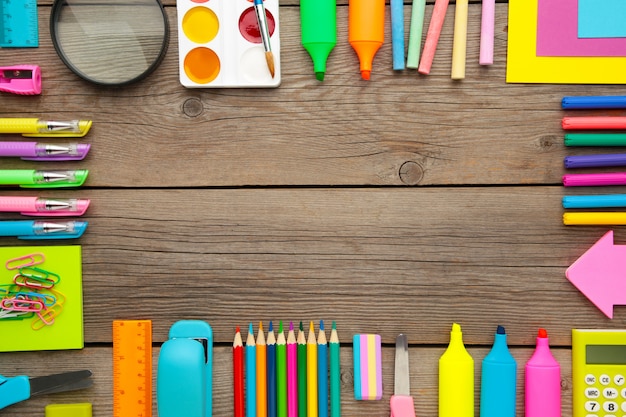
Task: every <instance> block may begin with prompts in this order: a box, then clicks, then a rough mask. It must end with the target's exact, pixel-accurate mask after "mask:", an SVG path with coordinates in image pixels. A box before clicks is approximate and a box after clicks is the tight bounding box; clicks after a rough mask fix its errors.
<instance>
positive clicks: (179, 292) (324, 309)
mask: <svg viewBox="0 0 626 417" xmlns="http://www.w3.org/2000/svg"><path fill="white" fill-rule="evenodd" d="M562 194H563V191H562V189H561V188H559V187H515V188H507V187H495V188H491V187H488V188H458V189H456V188H411V189H384V188H383V189H343V190H342V189H243V190H238V189H233V190H204V189H198V190H195V189H194V190H140V191H137V190H81V191H77V192H76V193H75V194H72V195H73V196H81V197H88V198H91V199H92V200H93V204H92V205H93V206H92V207H91V208H90V210H89V211H88V213H87V217H86V220H88V221H89V222H90V225H89V228H88V230H87V233H86V234H85V236H83V238H81V239H80V240H79V241H78V242H76V243H78V244H81V245H82V246H83V254H84V256H83V257H84V263H83V265H84V299H85V338H86V341H87V342H89V343H95V342H104V343H107V342H109V343H110V342H111V334H110V331H109V323H110V322H111V321H112V320H114V319H120V318H138V319H139V318H150V319H153V320H154V321H155V323H154V326H153V328H154V335H155V340H156V341H158V342H161V341H163V340H165V339H166V337H167V331H168V329H169V327H170V325H171V324H172V323H173V322H175V321H177V320H180V319H184V318H187V319H203V320H208V321H209V322H210V323H212V325H213V326H214V331H215V338H216V341H217V342H222V343H227V342H228V341H229V339H230V338H231V337H232V336H231V334H230V333H231V331H232V329H234V328H235V326H237V325H246V323H248V322H250V321H252V322H256V323H258V321H259V320H264V321H268V320H278V319H281V320H294V321H299V320H304V321H305V322H308V321H309V320H314V321H317V320H319V319H324V320H327V321H331V320H336V321H337V323H338V325H339V326H340V327H342V328H343V329H344V331H345V332H346V333H361V332H365V331H366V330H367V331H369V332H375V333H380V334H382V335H383V337H384V339H385V340H386V341H387V342H389V341H391V340H393V338H394V337H395V335H396V334H397V333H399V332H402V331H403V330H405V331H406V332H407V333H409V334H412V336H411V337H412V339H411V343H419V344H442V343H446V341H447V340H448V333H449V327H450V325H451V323H452V322H455V321H456V322H459V323H461V324H462V325H463V328H464V329H465V333H466V339H467V342H468V343H469V344H473V345H486V344H490V343H491V339H492V333H493V329H494V328H495V327H496V325H497V324H503V325H504V326H505V327H506V328H507V329H509V333H510V337H509V340H510V343H512V344H515V345H528V344H532V343H534V338H535V334H536V331H537V328H538V327H546V328H547V329H548V331H549V332H550V335H551V339H552V341H553V344H554V345H560V346H569V344H570V343H571V339H570V332H571V328H572V327H581V328H582V327H611V328H615V327H620V326H622V324H621V323H622V318H623V317H624V314H626V310H624V309H621V308H617V309H616V316H615V320H613V321H612V322H610V321H609V320H607V319H606V318H605V317H604V315H603V314H602V313H600V312H599V311H598V310H597V309H596V308H595V307H594V306H593V305H592V304H591V303H590V302H589V301H587V300H586V299H585V297H584V296H582V295H581V294H580V293H579V292H578V291H577V290H576V289H575V288H574V287H573V286H572V285H571V284H570V283H569V282H568V281H567V280H566V279H565V276H564V271H565V269H566V268H567V267H568V266H569V265H570V264H571V263H572V262H573V261H574V260H575V259H576V258H577V257H578V256H580V255H582V253H584V251H585V250H586V249H587V248H589V247H590V246H591V245H592V244H593V243H594V242H595V241H596V240H597V239H598V238H600V237H601V236H602V235H603V234H604V233H605V232H606V229H605V228H602V227H597V228H585V227H582V228H581V227H578V228H577V227H571V228H568V227H565V226H562V224H561V215H562V209H561V208H560V199H561V196H562ZM57 195H59V194H57ZM622 239H623V236H621V233H619V232H618V233H617V235H616V241H617V242H619V241H620V240H622ZM64 243H65V244H67V243H68V242H64ZM69 243H74V242H69ZM0 244H2V245H17V244H22V245H25V244H29V243H28V242H23V241H21V242H20V241H18V240H16V239H11V238H0ZM31 244H32V242H31ZM52 244H54V243H52ZM557 300H558V301H557ZM372 313H374V314H375V316H374V317H375V318H374V317H373V316H372ZM406 329H408V330H412V331H407V330H406Z"/></svg>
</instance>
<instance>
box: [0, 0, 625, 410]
mask: <svg viewBox="0 0 626 417" xmlns="http://www.w3.org/2000/svg"><path fill="white" fill-rule="evenodd" d="M339 3H340V4H339V5H338V8H337V14H338V43H337V47H336V48H335V50H334V51H333V52H332V54H331V56H330V58H329V60H328V72H327V73H326V79H325V81H324V82H323V83H320V82H318V81H317V80H316V79H315V77H314V75H313V71H312V64H311V62H310V58H309V56H308V55H307V53H306V52H305V50H304V49H303V48H302V46H301V44H300V27H299V24H300V17H299V7H298V4H299V2H298V1H297V0H281V7H280V22H281V44H282V45H281V57H282V62H281V63H282V85H281V86H280V87H279V88H276V89H185V88H183V87H182V86H181V85H180V84H179V81H178V48H177V33H176V30H175V28H176V8H175V2H174V0H168V1H167V2H165V4H166V11H167V15H168V17H169V21H170V25H171V28H170V29H171V37H170V41H169V49H168V52H167V55H166V57H165V59H164V61H163V62H162V64H161V65H160V66H159V67H158V68H157V70H156V71H155V72H154V73H153V74H151V75H150V76H149V77H148V78H147V79H145V80H143V81H141V82H138V83H136V84H133V85H130V86H127V87H123V88H103V87H98V86H95V85H92V84H89V83H87V82H85V81H82V80H81V79H79V78H78V77H77V76H75V75H74V74H73V73H72V72H70V71H69V70H68V69H67V68H66V67H65V66H64V64H63V63H62V62H61V60H60V59H59V58H58V57H57V55H56V53H55V51H54V49H53V47H52V43H51V40H50V36H49V27H48V21H49V15H50V5H51V0H47V1H40V2H39V8H38V11H39V35H40V46H39V48H36V49H2V50H0V63H1V64H2V65H9V64H18V63H36V64H39V65H40V66H41V68H42V72H43V88H44V92H43V94H42V95H41V96H37V97H24V96H15V95H10V94H2V95H0V116H2V117H41V118H45V119H52V120H55V119H58V120H67V119H91V120H93V127H92V130H91V132H90V133H89V134H88V136H87V137H86V138H85V142H87V143H90V144H92V150H91V152H90V155H89V156H88V158H87V159H86V160H84V161H82V162H72V163H55V164H54V166H52V165H51V164H48V165H46V167H47V168H87V169H89V170H90V176H89V178H88V181H87V183H86V184H85V186H84V187H83V188H81V189H80V190H71V191H70V190H56V191H45V192H43V191H42V192H41V193H39V192H38V193H37V194H38V195H44V196H57V197H63V196H68V195H71V196H73V197H84V198H90V199H91V200H92V206H91V208H90V209H89V211H88V213H87V214H86V216H85V218H86V220H88V221H89V228H88V230H87V232H86V234H85V235H84V236H83V237H82V238H81V239H80V240H79V241H75V242H74V241H73V242H70V243H72V244H74V243H75V244H80V245H81V246H82V249H83V274H84V329H85V348H84V349H83V350H80V351H55V352H49V351H48V352H21V353H3V354H2V355H1V358H2V359H1V361H0V362H1V363H2V366H1V367H0V373H1V374H3V375H6V376H12V375H16V374H27V375H30V376H38V375H44V374H48V373H51V372H56V371H58V372H62V371H68V370H74V369H79V368H80V369H82V368H89V369H91V370H93V372H94V380H95V385H94V386H93V388H90V389H88V390H84V391H77V392H74V393H66V394H55V395H49V396H44V397H39V398H36V399H35V398H34V399H31V400H29V401H26V402H23V403H21V404H18V405H15V406H11V407H10V408H8V409H5V410H3V411H2V412H0V414H2V415H3V416H4V417H13V416H22V417H30V416H41V415H43V408H44V406H45V405H46V404H49V403H63V402H91V403H93V406H94V416H110V415H111V414H112V370H111V367H112V358H111V356H112V355H111V348H112V335H111V323H112V321H113V320H115V319H150V320H152V324H153V341H154V345H153V346H154V347H153V357H154V368H155V369H154V375H155V376H156V363H157V358H158V354H159V348H160V346H161V343H162V342H164V341H165V340H166V338H167V333H168V330H169V328H170V326H171V325H172V324H173V323H174V322H176V321H178V320H182V319H199V320H206V321H207V322H209V323H210V324H211V326H212V328H213V331H214V337H215V346H214V355H215V362H214V367H215V369H214V375H213V382H214V396H213V401H214V413H213V414H214V415H215V416H229V415H232V413H233V409H232V388H231V387H232V371H231V369H232V362H231V346H232V339H233V335H234V329H235V327H236V326H238V325H239V326H242V327H246V326H247V325H248V323H249V322H253V323H254V325H255V330H256V328H257V327H258V323H259V321H263V322H264V323H265V325H267V323H268V322H269V321H270V320H275V321H277V320H284V321H287V322H288V321H290V320H293V321H296V322H298V321H300V320H302V321H304V322H305V323H308V321H310V320H313V321H315V322H316V326H317V323H318V321H319V320H320V319H323V320H325V321H326V322H327V323H330V322H331V321H336V323H337V327H338V331H339V336H340V339H341V341H342V343H343V347H342V349H341V361H342V390H341V394H342V408H343V415H345V416H355V415H360V416H363V417H365V416H385V415H388V413H389V397H390V395H391V394H392V393H393V355H394V349H393V347H394V340H395V337H396V335H397V334H398V333H405V334H407V335H408V338H409V342H410V347H411V348H410V364H411V391H412V395H413V396H414V397H415V408H416V413H417V415H418V416H420V417H431V416H436V415H437V361H438V358H439V356H440V355H441V354H442V352H443V351H444V349H445V347H446V345H447V342H448V340H449V332H450V329H451V325H452V323H453V322H457V323H460V324H461V325H462V329H463V333H464V341H465V343H466V345H467V346H468V350H469V352H470V353H471V354H472V356H473V357H474V360H475V363H476V388H477V389H476V407H477V412H478V392H479V389H478V387H479V381H480V364H481V361H482V359H483V358H484V356H485V354H486V353H487V352H488V350H489V348H490V346H491V344H492V343H493V334H494V332H495V329H496V326H497V325H498V324H502V325H504V326H505V327H506V330H507V333H508V335H509V336H508V340H509V344H510V345H511V348H512V352H513V354H514V356H515V357H516V359H517V361H518V364H519V372H518V379H519V381H518V415H522V413H523V401H522V398H523V384H522V381H523V374H524V373H523V365H524V363H525V362H526V360H527V359H528V358H529V357H530V355H531V353H532V351H533V348H534V342H535V337H536V334H537V330H538V328H540V327H543V328H546V329H547V330H548V333H549V336H550V342H551V344H552V348H553V352H554V354H555V356H556V357H557V358H558V359H559V361H560V362H561V366H562V386H563V394H562V400H563V415H564V416H565V415H570V414H571V394H572V393H571V364H570V352H571V349H570V346H571V329H572V328H620V327H623V326H624V325H623V322H624V320H625V319H626V309H623V308H616V313H615V318H614V319H613V320H609V319H607V318H606V317H605V316H604V315H603V314H602V313H601V312H600V311H599V310H597V309H596V308H595V307H594V306H593V305H592V304H591V303H590V302H589V301H588V300H587V299H586V298H585V297H584V296H583V295H582V294H581V293H579V292H578V291H577V290H576V289H575V288H574V287H573V286H572V285H571V284H570V283H569V282H568V281H567V280H566V278H565V275H564V272H565V269H566V268H567V267H568V266H569V265H570V264H571V263H572V262H574V261H575V260H576V259H577V258H578V257H579V256H580V255H581V254H582V253H584V252H585V250H586V249H587V248H589V247H590V246H591V245H593V243H594V242H596V241H597V240H598V239H599V238H600V237H601V236H602V235H603V234H604V233H605V232H606V231H607V230H609V229H607V228H605V227H565V226H563V225H562V221H561V216H562V212H563V209H562V208H561V197H562V196H563V195H565V194H574V193H576V192H577V191H576V190H573V191H570V190H567V191H566V190H564V189H563V187H562V186H561V182H560V181H561V175H562V174H563V173H564V169H563V163H562V161H563V157H564V156H565V155H567V154H576V153H583V151H581V150H577V149H566V148H565V147H564V145H563V132H562V131H561V128H560V119H561V117H562V116H563V115H565V114H567V113H565V112H564V111H562V110H561V109H560V100H561V98H562V97H563V96H564V95H582V94H598V95H601V94H624V92H625V91H624V88H623V87H621V86H588V85H581V86H575V85H522V84H506V83H505V69H506V50H507V45H506V42H507V12H508V5H507V3H506V2H498V4H497V8H496V19H497V20H496V39H495V62H494V65H493V66H489V67H481V66H479V65H478V52H479V34H480V13H481V5H480V2H478V1H473V2H472V3H471V4H470V7H469V22H470V24H469V29H468V49H467V74H466V78H465V79H464V80H462V81H452V80H451V79H450V66H451V50H452V35H453V24H454V9H455V7H454V4H453V3H452V4H451V5H450V8H449V9H448V14H447V17H446V21H445V24H444V27H443V32H442V35H441V39H440V43H439V48H438V50H437V54H436V56H435V61H434V65H433V68H432V72H431V74H430V75H429V76H422V75H418V74H417V72H416V71H415V70H404V71H399V72H398V71H393V70H392V68H391V42H390V30H389V18H388V17H387V23H386V43H385V44H384V45H383V47H382V48H381V50H380V51H379V52H378V54H377V55H376V58H375V60H374V69H373V72H372V79H371V80H370V81H369V82H366V81H362V80H361V79H360V76H359V72H358V61H357V58H356V55H355V54H354V52H353V50H352V49H351V48H350V46H349V44H348V41H347V13H348V7H347V1H346V0H343V1H340V2H339ZM410 6H411V2H410V1H409V2H406V4H405V21H406V27H407V29H408V26H409V16H410V10H411V7H410ZM388 7H389V6H388V5H387V11H389V9H388ZM432 8H433V6H432V1H431V2H429V4H428V5H427V8H426V22H428V21H429V20H430V15H431V13H432ZM618 113H619V112H614V113H613V114H618ZM581 114H582V113H581ZM6 138H7V140H17V139H19V137H18V136H12V137H11V136H9V135H6ZM1 163H2V165H1V167H2V168H11V169H18V168H25V169H31V168H40V167H42V166H43V164H41V163H35V162H25V161H21V160H19V159H4V160H3V161H2V162H1ZM615 190H616V189H614V190H609V191H615ZM2 193H3V194H5V195H32V193H29V192H27V191H25V190H19V189H15V188H4V189H2ZM1 217H2V219H13V218H20V217H19V215H14V214H2V215H1ZM615 231H616V241H617V242H620V241H621V242H623V241H624V240H626V233H624V231H623V229H621V228H615ZM28 244H32V242H30V243H29V242H24V241H18V240H16V239H12V238H0V245H4V246H16V245H28ZM41 244H49V243H44V242H42V243H41ZM53 244H68V242H67V241H65V242H57V243H53ZM0 326H1V325H0ZM356 333H378V334H380V335H381V336H382V341H383V344H384V353H383V373H384V397H383V400H381V401H360V402H358V401H355V400H354V389H353V367H352V348H351V343H350V342H351V339H352V335H354V334H356ZM1 337H19V335H6V334H4V335H2V336H1ZM244 337H245V332H244ZM154 414H155V415H156V397H155V405H154ZM477 415H478V414H477Z"/></svg>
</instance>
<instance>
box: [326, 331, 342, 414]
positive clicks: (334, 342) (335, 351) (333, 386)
mask: <svg viewBox="0 0 626 417" xmlns="http://www.w3.org/2000/svg"><path fill="white" fill-rule="evenodd" d="M328 343H329V344H328V348H329V350H330V417H339V416H341V368H340V363H341V361H340V357H339V337H338V336H337V325H336V324H335V322H334V321H333V327H332V330H331V332H330V339H329V341H328Z"/></svg>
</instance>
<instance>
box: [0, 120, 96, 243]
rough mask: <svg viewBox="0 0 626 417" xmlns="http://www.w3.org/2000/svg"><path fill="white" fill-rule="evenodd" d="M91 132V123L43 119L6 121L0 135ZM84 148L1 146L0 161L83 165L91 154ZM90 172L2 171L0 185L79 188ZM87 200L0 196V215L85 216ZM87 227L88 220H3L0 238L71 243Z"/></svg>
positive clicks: (65, 145) (79, 134)
mask: <svg viewBox="0 0 626 417" xmlns="http://www.w3.org/2000/svg"><path fill="white" fill-rule="evenodd" d="M90 128H91V121H87V120H84V121H83V120H72V121H64V122H58V121H45V120H39V119H20V118H17V119H6V118H5V119H2V118H0V133H14V134H22V135H23V136H27V137H49V138H57V137H62V138H65V137H72V138H75V137H82V136H85V135H86V134H87V132H88V131H89V129H90ZM90 146H91V145H89V144H81V143H75V142H71V143H41V142H0V157H18V158H21V159H23V160H26V161H41V162H54V161H80V160H83V159H84V158H85V157H86V156H87V153H88V152H89V149H90ZM87 175H88V171H87V170H85V169H79V170H34V169H4V170H0V185H19V186H20V187H23V188H60V187H77V186H80V185H82V184H83V183H84V182H85V180H86V179H87ZM88 206H89V200H86V199H75V198H39V197H34V196H26V197H23V196H0V212H17V213H20V214H22V215H24V216H51V217H60V216H81V215H82V214H84V213H85V211H86V210H87V207H88ZM86 228H87V222H84V221H57V220H3V221H0V236H16V237H18V238H20V239H27V240H34V239H72V238H78V237H80V236H82V234H83V233H84V232H85V229H86Z"/></svg>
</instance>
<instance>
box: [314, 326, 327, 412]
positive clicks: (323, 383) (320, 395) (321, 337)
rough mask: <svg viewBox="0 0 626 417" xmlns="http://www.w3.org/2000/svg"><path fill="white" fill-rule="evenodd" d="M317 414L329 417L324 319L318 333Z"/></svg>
mask: <svg viewBox="0 0 626 417" xmlns="http://www.w3.org/2000/svg"><path fill="white" fill-rule="evenodd" d="M317 415H318V416H319V417H328V342H327V340H326V332H325V331H324V320H320V329H319V332H318V333H317Z"/></svg>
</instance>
